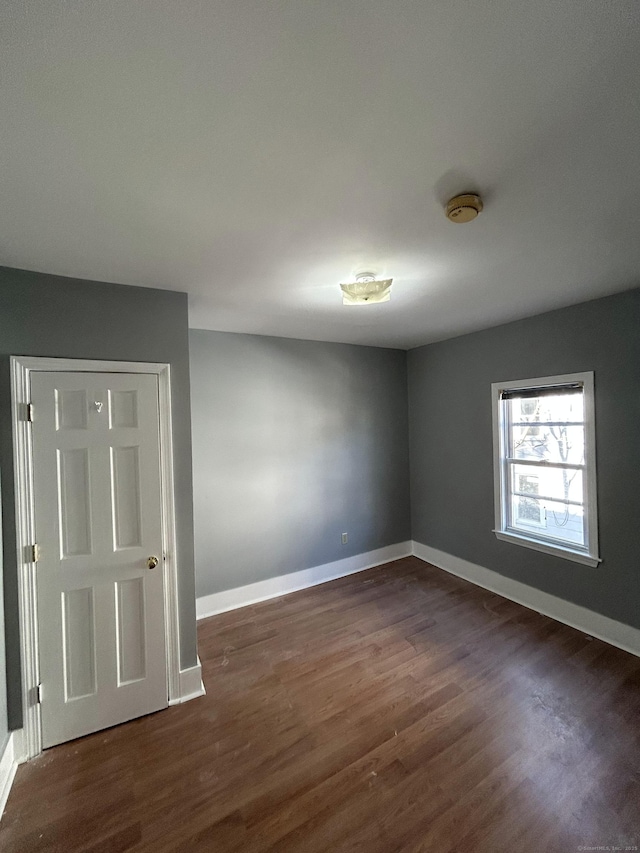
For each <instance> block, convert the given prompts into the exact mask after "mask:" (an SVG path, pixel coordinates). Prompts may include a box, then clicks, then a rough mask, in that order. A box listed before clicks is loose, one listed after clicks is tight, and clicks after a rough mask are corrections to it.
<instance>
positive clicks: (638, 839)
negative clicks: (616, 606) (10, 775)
mask: <svg viewBox="0 0 640 853" xmlns="http://www.w3.org/2000/svg"><path fill="white" fill-rule="evenodd" d="M198 636H199V652H200V657H201V660H202V665H203V679H204V681H205V685H206V687H207V696H206V697H203V698H199V699H196V700H194V701H192V702H189V703H187V704H185V705H181V706H175V707H172V708H169V709H167V710H165V711H162V712H159V713H157V714H153V715H150V716H149V717H145V718H142V719H139V720H135V721H133V722H131V723H128V724H125V725H123V726H118V727H116V728H114V729H110V730H107V731H104V732H98V733H96V734H94V735H91V736H89V737H87V738H83V739H81V740H78V741H74V742H72V743H68V744H64V745H62V746H59V747H54V748H53V749H51V750H47V751H46V752H45V753H44V754H43V755H42V756H41V757H39V758H38V759H36V760H35V761H33V762H30V763H29V764H28V765H24V766H22V767H20V768H19V769H18V773H17V776H16V780H15V783H14V786H13V790H12V792H11V795H10V797H9V802H8V804H7V807H6V811H5V815H4V817H3V819H2V822H1V823H0V849H1V850H2V851H3V853H32V851H33V853H45V851H47V853H80V851H84V853H170V851H180V852H181V853H182V851H184V853H200V851H202V853H210V851H214V853H266V851H274V853H298V851H299V853H328V851H331V853H347V851H353V852H354V853H355V851H362V853H432V851H435V850H437V851H438V853H457V851H462V850H465V851H467V850H468V851H473V853H503V851H504V853H507V851H509V853H518V851H522V853H529V851H534V850H535V851H536V853H538V851H549V853H560V851H563V853H564V851H567V850H575V849H577V848H578V846H580V845H582V846H585V847H586V846H589V845H591V846H610V847H613V846H616V845H624V846H633V845H638V846H640V816H639V812H640V772H639V771H638V767H640V727H639V725H638V721H639V716H640V659H638V658H637V657H634V656H632V655H629V654H626V653H625V652H622V651H620V650H618V649H615V648H612V647H611V646H608V645H606V644H605V643H602V642H600V641H599V640H596V639H593V638H590V637H587V636H585V635H584V633H583V632H580V631H576V630H573V629H571V628H568V627H566V626H563V625H560V624H559V623H557V622H554V621H553V620H551V619H549V618H548V617H545V616H541V615H540V614H538V613H535V612H534V611H531V610H527V609H526V608H523V607H521V606H519V605H517V604H515V603H514V602H511V601H507V600H506V599H502V598H500V597H499V596H496V595H493V594H492V593H490V592H487V591H486V590H482V589H478V588H477V587H474V586H473V585H471V584H468V583H466V582H464V581H462V580H459V579H457V578H455V577H453V576H450V575H447V574H445V573H444V572H442V571H440V570H438V569H435V568H433V567H430V566H429V565H428V564H425V563H423V562H421V561H420V560H417V559H415V558H411V557H409V558H405V559H403V560H398V561H395V562H393V563H389V564H386V565H385V566H379V567H377V568H375V569H371V570H368V571H366V572H361V573H359V574H357V575H352V576H349V577H346V578H341V579H339V580H336V581H332V582H331V583H328V584H324V585H322V586H319V587H314V588H312V589H309V590H304V591H301V592H298V593H293V594H292V595H289V596H286V597H282V598H280V599H274V600H271V601H267V602H261V603H259V604H256V605H253V606H251V607H248V608H244V609H242V610H237V611H233V612H230V613H225V614H221V615H220V616H215V617H212V618H210V619H206V620H203V621H202V622H200V623H199V626H198Z"/></svg>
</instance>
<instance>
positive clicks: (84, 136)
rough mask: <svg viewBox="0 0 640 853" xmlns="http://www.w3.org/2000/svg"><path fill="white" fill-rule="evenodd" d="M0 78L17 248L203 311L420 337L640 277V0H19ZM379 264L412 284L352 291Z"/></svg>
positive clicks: (337, 333) (260, 329)
mask: <svg viewBox="0 0 640 853" xmlns="http://www.w3.org/2000/svg"><path fill="white" fill-rule="evenodd" d="M0 75H1V77H0V133H1V137H2V138H1V147H0V174H1V186H0V263H2V264H5V265H7V266H14V267H21V268H25V269H33V270H42V271H46V272H51V273H58V274H62V275H68V276H78V277H81V278H88V279H98V280H106V281H117V282H122V283H125V284H136V285H144V286H149V287H161V288H170V289H174V290H185V291H188V293H189V294H190V312H191V314H190V317H191V325H192V326H193V327H196V328H207V329H223V330H229V331H241V332H255V333H261V334H271V335H283V336H287V337H298V338H312V339H321V340H331V341H346V342H352V343H360V344H373V345H379V346H398V347H403V348H407V347H412V346H416V345H419V344H422V343H427V342H430V341H434V340H439V339H443V338H446V337H451V336H453V335H456V334H460V333H463V332H466V331H470V330H473V329H479V328H484V327H487V326H491V325H496V324H498V323H500V322H504V321H508V320H511V319H515V318H519V317H523V316H526V315H530V314H535V313H538V312H541V311H544V310H548V309H551V308H554V307H558V306H562V305H568V304H571V303H575V302H580V301H583V300H586V299H590V298H593V297H597V296H600V295H604V294H607V293H613V292H616V291H620V290H624V289H627V288H630V287H634V286H637V285H638V284H640V203H639V199H640V3H639V2H638V0H610V2H605V0H480V2H473V0H279V2H278V1H277V0H180V2H177V0H4V2H3V3H2V8H1V11H0ZM464 190H478V191H480V192H481V193H482V195H483V197H484V199H485V211H484V213H483V214H482V215H481V216H480V218H479V219H478V220H476V221H475V222H473V223H471V224H468V225H454V224H451V223H450V222H448V221H447V220H446V219H445V217H444V215H443V212H442V208H443V204H444V202H445V201H446V200H447V198H448V197H449V196H451V195H454V194H455V193H458V192H461V191H464ZM363 266H364V267H370V266H373V267H374V268H375V269H376V271H377V272H379V273H380V275H381V276H382V277H393V278H394V280H395V283H394V287H393V293H392V299H391V302H389V303H386V304H381V305H369V306H364V307H353V306H344V307H343V306H342V304H341V297H340V290H339V288H338V284H339V282H340V281H345V280H348V279H350V278H351V276H352V274H353V273H354V272H355V271H356V270H357V269H358V268H362V267H363Z"/></svg>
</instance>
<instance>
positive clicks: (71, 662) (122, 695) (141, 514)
mask: <svg viewBox="0 0 640 853" xmlns="http://www.w3.org/2000/svg"><path fill="white" fill-rule="evenodd" d="M31 398H32V402H33V406H34V423H33V461H34V495H35V518H36V539H37V542H38V545H39V546H40V556H39V561H38V566H37V590H38V632H39V645H40V676H41V677H40V680H41V684H42V705H41V716H42V735H43V746H44V747H48V746H52V745H54V744H56V743H61V742H62V741H65V740H70V739H72V738H75V737H80V736H81V735H84V734H88V733H89V732H93V731H97V730H98V729H101V728H106V727H107V726H112V725H115V724H117V723H121V722H124V721H125V720H129V719H132V718H134V717H137V716H140V715H142V714H147V713H151V712H152V711H156V710H159V709H160V708H163V707H165V706H166V705H167V673H166V658H165V633H164V590H163V570H162V516H161V512H162V505H161V492H160V444H159V429H158V386H157V377H155V376H153V375H149V374H116V373H114V374H110V373H66V372H65V373H53V372H42V373H38V372H34V373H32V379H31ZM150 556H157V557H158V558H159V560H160V562H159V565H158V566H157V568H155V569H152V570H150V569H149V568H148V565H147V559H148V557H150Z"/></svg>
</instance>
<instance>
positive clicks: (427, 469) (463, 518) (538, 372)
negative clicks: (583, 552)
mask: <svg viewBox="0 0 640 853" xmlns="http://www.w3.org/2000/svg"><path fill="white" fill-rule="evenodd" d="M583 370H593V371H594V372H595V398H596V399H595V408H596V452H597V472H598V510H599V534H600V556H601V557H602V558H603V562H602V563H601V564H600V565H599V566H598V567H597V568H594V569H591V568H587V567H586V566H582V565H579V564H578V563H573V562H569V561H567V560H563V559H560V558H558V557H552V556H547V555H545V554H542V553H539V552H537V551H531V550H529V549H527V548H522V547H519V546H517V545H513V544H510V543H506V542H499V541H498V540H497V539H496V538H495V536H494V534H493V533H492V532H491V530H492V528H493V527H494V516H493V446H492V432H491V383H492V382H501V381H503V380H508V379H529V378H535V377H542V376H551V375H553V374H560V373H574V372H577V371H583ZM408 375H409V424H410V453H411V502H412V533H413V538H414V539H415V540H417V541H419V542H422V543H424V544H426V545H430V546H432V547H435V548H439V549H440V550H442V551H446V552H448V553H450V554H454V555H455V556H457V557H462V558H464V559H466V560H469V561H471V562H473V563H477V564H479V565H481V566H485V567H486V568H488V569H493V570H494V571H496V572H499V573H500V574H502V575H506V576H508V577H510V578H514V579H515V580H518V581H521V582H522V583H526V584H529V585H530V586H533V587H536V588H538V589H541V590H544V591H545V592H548V593H551V594H553V595H557V596H559V597H560V598H563V599H565V600H568V601H572V602H574V603H575V604H579V605H582V606H584V607H588V608H590V609H592V610H594V611H597V612H599V613H602V614H604V615H606V616H609V617H611V618H613V619H618V620H619V621H620V622H624V623H626V624H629V625H633V626H635V627H640V612H639V608H638V602H639V601H640V571H638V568H639V560H640V558H639V556H638V554H639V551H640V537H639V536H638V519H639V518H640V490H639V489H638V473H639V472H640V290H632V291H628V292H626V293H622V294H619V295H617V296H612V297H607V298H605V299H599V300H595V301H593V302H586V303H583V304H581V305H577V306H574V307H571V308H564V309H561V310H558V311H552V312H550V313H548V314H542V315H540V316H537V317H531V318H529V319H527V320H522V321H519V322H516V323H510V324H508V325H505V326H499V327H497V328H494V329H488V330H486V331H483V332H477V333H475V334H471V335H465V336H463V337H459V338H455V339H453V340H449V341H444V342H442V343H437V344H432V345H430V346H426V347H421V348H419V349H416V350H412V351H411V352H410V353H409V356H408Z"/></svg>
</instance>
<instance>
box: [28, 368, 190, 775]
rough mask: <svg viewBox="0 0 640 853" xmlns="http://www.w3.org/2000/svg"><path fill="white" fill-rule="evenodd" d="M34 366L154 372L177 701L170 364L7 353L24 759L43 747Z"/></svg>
mask: <svg viewBox="0 0 640 853" xmlns="http://www.w3.org/2000/svg"><path fill="white" fill-rule="evenodd" d="M33 371H38V372H42V371H57V372H64V371H71V372H74V373H83V372H90V373H149V374H152V375H155V376H157V377H158V394H159V401H158V402H159V415H160V422H159V429H160V483H161V501H162V550H163V556H164V560H163V561H162V563H163V573H164V603H165V607H164V621H165V625H164V629H165V637H166V659H167V661H166V662H167V688H168V700H169V704H170V705H171V704H174V703H176V702H179V701H180V644H179V625H178V618H179V617H178V585H177V580H178V573H177V563H176V535H175V501H174V488H173V440H172V436H173V433H172V424H171V368H170V365H168V364H156V363H153V364H152V363H147V362H130V361H89V360H84V359H70V358H39V357H31V356H12V357H11V399H12V420H13V461H14V476H15V507H16V544H17V563H18V608H19V617H20V652H21V656H22V709H23V730H22V732H23V736H22V737H23V739H22V752H23V756H24V758H25V759H29V758H34V757H35V756H37V755H39V754H40V753H41V752H42V731H41V721H40V705H39V703H38V684H39V683H40V673H39V663H38V661H39V656H38V613H37V590H36V563H34V562H32V561H31V557H32V546H33V545H34V544H36V540H35V512H34V491H33V454H32V443H31V422H30V421H29V418H28V405H29V403H30V402H31V400H30V396H31V391H30V389H31V373H32V372H33ZM36 416H37V415H36Z"/></svg>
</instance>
